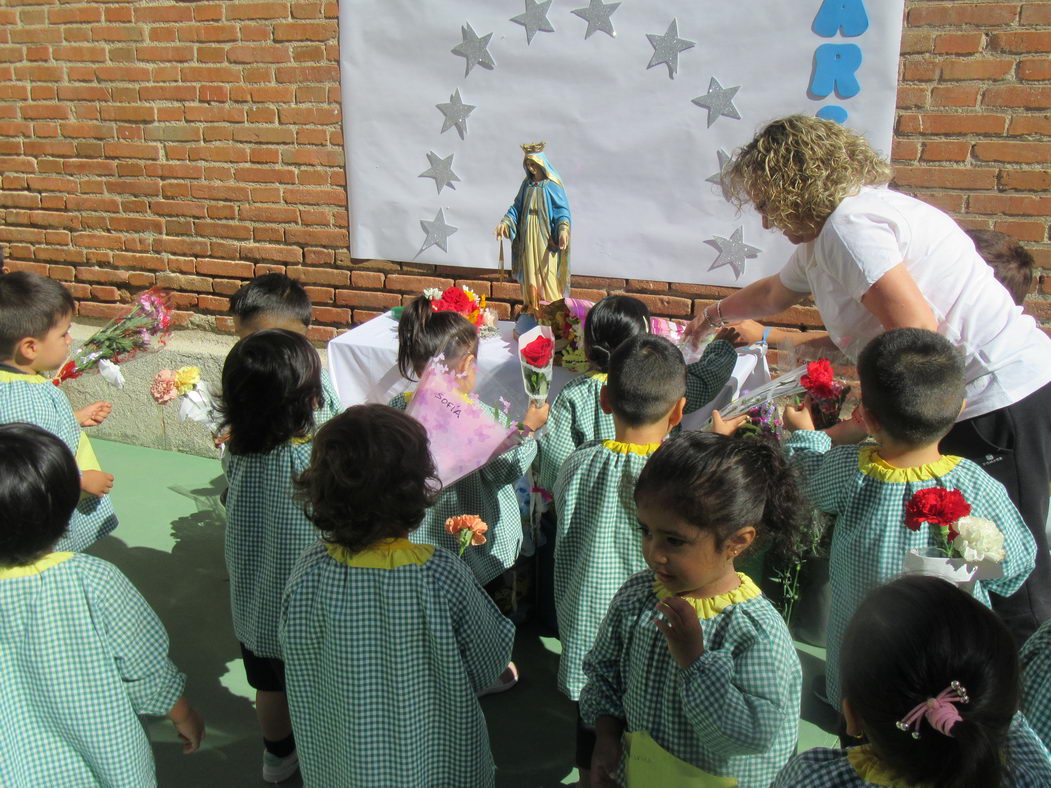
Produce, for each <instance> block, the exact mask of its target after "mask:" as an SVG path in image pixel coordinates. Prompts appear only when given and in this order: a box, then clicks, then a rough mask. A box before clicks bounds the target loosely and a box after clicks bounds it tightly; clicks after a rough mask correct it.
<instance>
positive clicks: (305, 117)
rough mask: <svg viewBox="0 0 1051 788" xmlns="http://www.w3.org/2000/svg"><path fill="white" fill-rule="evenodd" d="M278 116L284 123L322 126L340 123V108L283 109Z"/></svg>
mask: <svg viewBox="0 0 1051 788" xmlns="http://www.w3.org/2000/svg"><path fill="white" fill-rule="evenodd" d="M278 116H279V118H280V119H281V122H282V123H289V124H293V125H304V126H321V125H328V124H332V123H339V121H340V112H339V107H281V108H280V109H279V110H278Z"/></svg>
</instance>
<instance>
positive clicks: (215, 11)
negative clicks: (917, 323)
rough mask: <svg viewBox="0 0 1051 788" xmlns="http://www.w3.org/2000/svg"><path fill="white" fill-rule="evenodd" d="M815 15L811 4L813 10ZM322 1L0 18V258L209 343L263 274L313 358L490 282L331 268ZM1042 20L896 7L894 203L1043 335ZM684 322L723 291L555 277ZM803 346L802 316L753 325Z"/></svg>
mask: <svg viewBox="0 0 1051 788" xmlns="http://www.w3.org/2000/svg"><path fill="white" fill-rule="evenodd" d="M814 5H815V7H816V5H817V3H816V0H815V2H814ZM337 16H338V7H337V3H336V2H321V1H308V2H222V3H209V2H194V3H190V2H179V3H172V2H170V0H146V1H145V2H144V1H143V0H136V1H135V2H130V1H129V2H121V1H120V0H117V1H111V2H106V3H98V2H84V3H83V4H79V5H78V4H76V3H75V0H74V2H60V1H59V0H0V246H2V247H3V249H4V251H5V253H6V257H7V264H8V266H9V267H10V268H12V269H14V268H27V269H30V270H34V271H38V272H40V273H43V274H47V275H49V276H52V277H54V278H56V279H60V280H62V281H64V282H68V283H69V285H70V287H71V288H72V289H73V291H74V295H75V296H76V298H77V299H78V302H79V310H80V314H81V315H82V316H84V317H99V318H101V317H107V316H109V315H111V314H113V313H114V311H116V310H118V309H119V305H120V303H121V302H122V301H124V300H126V299H128V298H129V293H133V292H136V291H137V290H139V289H141V288H143V287H145V286H147V285H150V284H154V283H157V284H161V285H164V286H165V287H169V288H171V289H172V290H174V291H175V294H176V295H175V298H176V302H177V305H178V309H179V312H178V318H179V321H180V323H182V324H192V325H196V326H200V327H207V328H216V329H218V330H220V331H229V330H230V325H229V321H228V320H227V319H225V318H224V317H223V315H224V312H225V311H226V309H227V305H228V300H227V298H228V296H229V295H230V294H231V293H232V292H234V291H235V290H236V289H237V288H238V287H239V286H240V284H241V283H242V282H243V281H244V280H245V279H248V278H250V277H251V276H253V275H256V274H260V273H265V272H268V271H285V272H287V273H288V274H289V275H290V276H293V277H296V278H298V279H301V280H302V281H303V282H304V284H305V285H307V286H308V288H309V291H310V294H311V297H312V298H313V300H314V303H315V326H314V329H313V335H314V337H315V338H316V339H319V340H322V339H328V338H331V337H332V336H334V335H335V334H336V333H337V332H338V331H339V330H340V329H341V328H345V327H346V326H347V325H348V324H350V323H353V322H361V321H363V320H366V319H368V318H370V317H372V316H374V315H375V314H378V313H379V312H381V311H383V310H384V309H386V308H387V307H390V306H393V305H395V304H398V303H401V302H402V301H403V300H407V299H408V298H410V297H412V296H414V295H415V294H416V293H418V292H419V291H420V290H421V289H422V288H423V287H428V286H445V285H447V284H450V283H452V282H454V281H455V282H468V283H470V284H471V286H473V287H475V288H476V289H477V290H479V291H480V292H483V293H486V294H488V295H489V296H490V297H491V298H492V299H493V301H494V303H495V305H496V308H497V309H498V311H499V312H500V314H501V316H503V317H508V316H510V315H511V314H512V311H513V309H514V307H515V299H516V295H517V290H518V288H517V285H514V284H512V283H507V282H500V281H497V278H496V275H495V274H494V273H493V272H486V271H472V270H467V269H458V268H447V267H438V268H435V267H434V266H429V265H421V264H410V263H395V262H389V261H377V260H351V259H350V255H349V252H348V251H347V250H348V232H347V225H348V217H347V205H346V193H345V178H344V172H343V160H344V159H343V148H342V129H341V125H340V120H341V114H340V98H339V65H338V30H337V21H336V20H337ZM1049 53H1051V2H1023V3H1001V2H976V3H969V2H959V1H956V2H931V1H929V0H908V2H907V27H906V30H905V33H904V37H903V41H902V58H901V64H900V66H901V71H900V78H901V85H900V90H899V99H898V106H899V113H898V118H897V125H896V138H895V144H894V151H893V157H894V163H895V165H896V167H897V178H896V183H897V185H898V186H899V187H900V188H902V189H903V190H906V191H908V192H910V193H913V194H916V195H917V196H919V197H921V198H922V199H925V200H928V201H930V202H932V203H934V204H936V205H938V206H939V207H941V208H943V209H945V210H947V211H949V212H950V213H952V214H953V215H954V216H956V217H958V218H959V219H960V221H961V222H962V223H963V224H965V225H966V226H968V227H992V228H995V229H999V230H1003V231H1005V232H1009V233H1011V234H1012V235H1015V236H1016V237H1018V238H1019V239H1021V240H1023V241H1024V242H1025V243H1026V244H1027V246H1028V247H1029V248H1030V249H1031V251H1032V252H1033V254H1034V256H1035V257H1036V259H1037V263H1038V265H1039V266H1040V267H1041V268H1042V269H1043V270H1042V272H1038V273H1039V274H1042V275H1039V276H1038V277H1037V282H1036V284H1035V285H1034V292H1033V293H1032V294H1031V296H1030V299H1029V300H1028V302H1027V309H1028V310H1029V311H1030V312H1031V313H1033V314H1034V315H1036V316H1037V317H1038V318H1039V319H1040V320H1041V321H1042V322H1043V324H1044V325H1045V326H1051V298H1049V296H1051V277H1049V276H1047V274H1048V273H1051V243H1049V241H1051V238H1049V237H1048V222H1047V217H1048V215H1049V214H1051V196H1047V192H1048V187H1049V186H1051V54H1049ZM573 286H574V293H575V294H576V295H579V296H582V297H586V298H598V297H601V296H602V295H604V294H605V293H606V292H609V291H611V290H626V291H628V292H631V293H632V294H635V295H638V296H639V297H640V298H642V299H644V300H645V301H647V303H648V304H649V306H650V308H651V309H652V310H653V311H654V312H655V313H657V314H661V315H666V316H671V317H683V318H685V317H689V316H691V315H693V314H696V313H697V312H698V311H699V310H700V309H702V308H703V307H704V306H705V305H706V304H708V303H710V302H711V300H712V299H713V298H717V297H719V296H721V295H724V294H726V293H728V292H730V290H728V289H726V288H716V287H708V286H701V285H686V284H677V283H668V282H655V281H644V280H624V279H606V278H598V277H583V276H578V277H574V281H573ZM773 322H777V323H780V324H782V325H793V326H816V325H818V323H819V320H818V316H817V314H816V311H815V310H814V309H813V308H812V307H808V306H800V307H794V308H793V309H791V310H789V311H788V312H786V313H784V314H782V315H780V316H778V318H777V319H776V320H775V321H773Z"/></svg>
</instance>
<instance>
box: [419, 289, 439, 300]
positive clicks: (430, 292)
mask: <svg viewBox="0 0 1051 788" xmlns="http://www.w3.org/2000/svg"><path fill="white" fill-rule="evenodd" d="M423 295H424V297H425V298H426V299H427V300H428V301H437V300H438V299H439V298H441V297H442V291H441V290H439V289H438V288H437V287H428V288H427V289H426V290H424V291H423Z"/></svg>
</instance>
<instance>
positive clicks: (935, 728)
mask: <svg viewBox="0 0 1051 788" xmlns="http://www.w3.org/2000/svg"><path fill="white" fill-rule="evenodd" d="M840 669H841V675H842V682H843V684H842V688H843V704H842V705H843V714H844V716H845V717H846V721H847V732H848V735H850V736H853V737H855V738H857V739H859V740H862V739H865V740H867V741H866V742H865V743H860V741H859V746H856V747H849V748H847V749H843V750H839V749H824V748H818V749H814V750H809V751H807V752H805V753H803V754H801V755H799V756H798V757H797V758H795V760H793V761H792V762H791V763H790V764H789V765H788V766H787V767H785V769H784V771H783V772H782V773H781V774H780V775H779V776H778V778H777V781H776V782H775V783H774V785H775V786H777V788H794V787H795V786H799V787H800V788H802V787H803V786H808V787H811V788H822V787H823V786H837V788H839V787H840V786H843V787H844V788H850V787H851V786H857V787H858V788H862V787H863V786H887V785H893V786H898V787H899V788H907V786H924V788H970V787H971V786H981V788H1036V787H1037V786H1048V785H1051V761H1049V757H1048V753H1047V750H1045V749H1044V746H1043V744H1042V743H1041V742H1040V740H1039V739H1038V738H1037V736H1036V734H1035V733H1033V731H1032V729H1030V727H1029V725H1028V724H1027V723H1026V721H1025V719H1024V718H1023V717H1022V715H1021V714H1019V713H1018V705H1019V700H1020V698H1019V665H1018V655H1017V653H1016V649H1015V645H1014V641H1013V639H1012V638H1011V636H1010V633H1009V632H1008V630H1007V628H1006V627H1005V626H1004V624H1003V623H1002V622H1001V621H1000V619H999V618H998V617H997V616H996V614H995V613H993V612H992V611H991V610H989V609H988V608H987V607H985V606H984V605H983V604H982V603H981V602H979V601H977V600H976V599H974V597H972V596H970V595H969V594H967V593H965V592H963V591H961V590H959V589H958V588H956V587H955V586H953V585H952V584H950V583H947V582H945V581H944V580H941V579H939V578H935V577H922V576H918V575H912V576H906V577H902V578H899V579H897V580H895V581H893V582H891V583H888V584H887V585H884V586H880V587H879V588H877V589H876V590H875V591H873V592H872V593H870V594H869V595H868V596H867V597H866V598H865V601H864V602H862V604H861V605H860V606H859V607H858V609H857V612H856V613H855V614H854V617H853V618H852V619H851V621H850V625H849V626H848V628H847V632H846V637H845V638H844V642H843V651H842V656H841V668H840Z"/></svg>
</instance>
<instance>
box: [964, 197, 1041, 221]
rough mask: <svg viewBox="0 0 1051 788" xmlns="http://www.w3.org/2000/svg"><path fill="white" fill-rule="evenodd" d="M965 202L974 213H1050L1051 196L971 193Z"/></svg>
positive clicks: (1025, 214) (1016, 214)
mask: <svg viewBox="0 0 1051 788" xmlns="http://www.w3.org/2000/svg"><path fill="white" fill-rule="evenodd" d="M967 204H968V208H969V209H970V210H971V211H972V212H974V213H986V214H1008V215H1012V216H1048V215H1051V197H1030V196H1022V195H1018V196H1015V195H1006V194H972V195H971V197H970V198H969V200H968V203H967Z"/></svg>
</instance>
